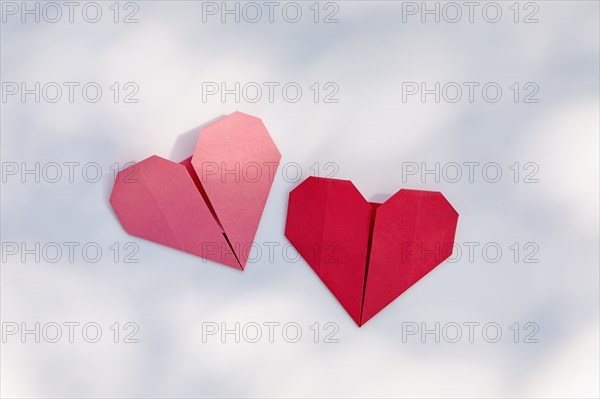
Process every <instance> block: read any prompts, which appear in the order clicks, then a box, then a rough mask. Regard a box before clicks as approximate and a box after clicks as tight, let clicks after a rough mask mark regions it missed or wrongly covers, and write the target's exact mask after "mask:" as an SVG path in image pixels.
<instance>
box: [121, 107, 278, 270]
mask: <svg viewBox="0 0 600 399" xmlns="http://www.w3.org/2000/svg"><path fill="white" fill-rule="evenodd" d="M280 158H281V154H280V153H279V151H278V150H277V147H276V146H275V143H274V142H273V140H272V139H271V136H270V135H269V132H268V131H267V129H266V128H265V126H264V124H263V123H262V121H261V120H260V119H259V118H256V117H253V116H250V115H246V114H243V113H241V112H235V113H233V114H231V115H228V116H226V117H225V118H223V119H220V120H218V121H217V122H215V123H213V124H211V125H209V126H208V127H205V128H203V129H202V130H201V131H200V135H199V137H198V141H197V143H196V148H195V150H194V153H193V155H192V157H191V158H188V159H186V160H184V161H182V162H181V163H175V162H171V161H169V160H166V159H163V158H161V157H158V156H156V155H154V156H151V157H150V158H147V159H145V160H143V161H141V162H138V163H137V164H135V165H133V166H131V167H130V168H127V169H125V170H123V171H121V172H119V174H118V175H117V179H116V181H115V185H114V187H113V190H112V193H111V196H110V203H111V205H112V207H113V209H114V210H115V213H116V214H117V217H118V218H119V221H120V222H121V224H122V225H123V228H124V229H125V231H127V232H128V233H129V234H131V235H134V236H137V237H140V238H144V239H147V240H150V241H154V242H157V243H159V244H163V245H166V246H169V247H172V248H175V249H179V250H181V251H185V252H188V253H191V254H194V255H197V256H201V257H203V258H206V259H210V260H213V261H215V262H218V263H222V264H225V265H227V266H231V267H234V268H237V269H240V270H243V269H244V267H245V265H246V262H247V259H248V254H249V251H250V248H251V245H252V242H253V241H254V236H255V234H256V230H257V229H258V224H259V222H260V218H261V215H262V212H263V209H264V207H265V203H266V201H267V197H268V196H269V191H270V189H271V185H272V182H273V177H274V175H275V172H276V170H277V167H278V165H279V160H280ZM131 168H133V169H131Z"/></svg>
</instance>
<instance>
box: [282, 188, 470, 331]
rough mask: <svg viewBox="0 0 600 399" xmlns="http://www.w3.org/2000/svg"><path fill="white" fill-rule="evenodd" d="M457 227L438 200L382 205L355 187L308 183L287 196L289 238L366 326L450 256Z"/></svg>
mask: <svg viewBox="0 0 600 399" xmlns="http://www.w3.org/2000/svg"><path fill="white" fill-rule="evenodd" d="M457 221H458V213H457V212H456V211H455V210H454V208H453V207H452V205H450V203H449V202H448V201H447V200H446V199H445V198H444V196H443V195H442V194H441V193H439V192H432V191H418V190H400V191H398V192H397V193H396V194H394V195H393V196H392V197H391V198H390V199H388V200H387V201H386V202H384V203H383V204H377V203H371V202H367V201H366V200H365V199H364V198H363V196H362V195H361V194H360V193H359V192H358V190H357V189H356V187H354V185H353V184H352V182H350V181H347V180H336V179H325V178H316V177H309V178H308V179H306V180H305V181H304V182H302V183H301V184H300V185H299V186H298V187H296V188H295V189H294V190H292V191H291V192H290V199H289V205H288V215H287V222H286V226H285V236H286V237H287V238H288V240H290V242H291V243H292V244H293V245H294V247H295V248H296V249H297V250H298V252H299V253H300V255H302V257H303V258H304V259H305V260H306V262H307V263H308V264H309V265H310V266H311V267H312V268H313V270H314V271H315V272H316V273H317V275H318V276H319V277H320V278H321V280H322V281H323V282H324V283H325V285H326V286H327V287H328V288H329V290H330V291H331V292H332V293H333V295H335V297H336V298H337V299H338V301H339V302H340V303H341V304H342V306H343V307H344V308H345V309H346V311H347V312H348V313H349V314H350V316H351V317H352V318H353V319H354V321H355V322H356V324H358V325H359V326H361V325H363V324H364V323H366V322H367V321H368V320H369V319H371V318H372V317H373V316H374V315H376V314H377V313H379V311H381V310H382V309H383V308H385V307H386V306H387V305H388V304H389V303H391V302H392V301H393V300H394V299H396V298H397V297H398V296H400V294H402V293H403V292H404V291H406V290H407V289H408V288H410V287H411V286H412V285H413V284H415V283H416V282H417V281H419V280H420V279H421V278H422V277H423V276H425V275H426V274H427V273H429V272H430V271H431V270H433V269H434V268H435V267H436V266H437V265H439V264H440V263H441V262H443V261H444V260H445V259H446V258H448V257H449V256H450V254H451V253H452V247H453V244H454V235H455V233H456V224H457Z"/></svg>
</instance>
